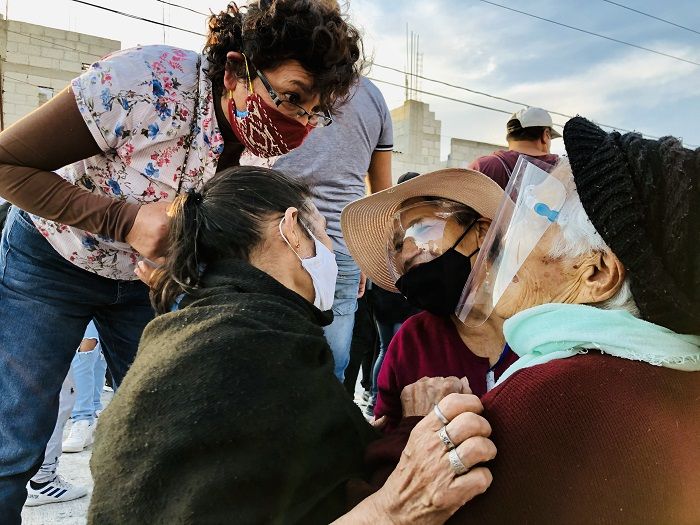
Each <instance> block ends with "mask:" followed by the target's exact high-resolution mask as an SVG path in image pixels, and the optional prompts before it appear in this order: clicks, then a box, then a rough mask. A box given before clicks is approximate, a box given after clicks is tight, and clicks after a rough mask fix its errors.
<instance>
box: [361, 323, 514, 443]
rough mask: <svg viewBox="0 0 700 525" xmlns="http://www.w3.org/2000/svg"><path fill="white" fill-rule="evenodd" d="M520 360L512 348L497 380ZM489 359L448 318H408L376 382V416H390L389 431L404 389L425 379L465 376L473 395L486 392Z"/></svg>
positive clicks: (397, 415)
mask: <svg viewBox="0 0 700 525" xmlns="http://www.w3.org/2000/svg"><path fill="white" fill-rule="evenodd" d="M517 359H518V356H517V355H516V354H514V353H513V352H512V351H511V350H510V349H507V350H506V351H505V354H504V355H502V356H501V359H499V361H498V363H496V365H495V366H494V369H493V372H494V377H495V379H496V380H498V378H499V377H501V374H502V373H503V372H504V371H505V370H506V369H507V368H508V367H509V366H510V365H511V363H513V362H515V361H516V360H517ZM490 366H491V365H490V364H489V360H488V358H486V357H479V356H478V355H476V354H474V353H473V352H472V351H471V350H469V348H467V346H466V345H465V344H464V342H463V341H462V339H461V337H460V336H459V333H458V332H457V328H456V327H455V325H454V323H453V322H452V321H451V320H450V318H449V317H440V316H437V315H434V314H431V313H430V312H421V313H419V314H416V315H414V316H412V317H410V318H409V319H407V320H406V321H405V322H404V323H403V325H401V328H400V329H399V331H398V332H397V333H396V335H395V336H394V337H393V338H392V340H391V343H390V344H389V348H388V349H387V352H386V357H385V358H384V362H383V363H382V368H381V370H380V372H379V377H378V379H377V389H378V392H377V402H376V405H375V407H374V415H375V417H377V418H380V417H382V416H387V430H391V429H393V428H395V427H396V426H397V425H398V424H399V422H400V421H401V414H402V410H401V390H403V388H404V387H405V386H407V385H410V384H411V383H415V382H416V381H418V380H419V379H420V378H422V377H448V376H456V377H465V376H466V378H467V379H468V380H469V386H470V388H471V390H472V392H473V393H474V394H475V395H477V396H479V397H481V396H483V395H484V394H485V393H486V390H487V387H486V374H487V372H488V371H489V369H490Z"/></svg>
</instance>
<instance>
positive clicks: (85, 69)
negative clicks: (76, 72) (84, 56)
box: [80, 62, 90, 71]
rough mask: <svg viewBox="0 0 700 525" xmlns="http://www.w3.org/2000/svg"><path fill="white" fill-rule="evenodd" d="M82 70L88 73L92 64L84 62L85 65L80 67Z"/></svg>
mask: <svg viewBox="0 0 700 525" xmlns="http://www.w3.org/2000/svg"><path fill="white" fill-rule="evenodd" d="M80 69H82V70H83V71H87V70H88V69H90V64H88V63H87V62H83V65H82V66H81V67H80Z"/></svg>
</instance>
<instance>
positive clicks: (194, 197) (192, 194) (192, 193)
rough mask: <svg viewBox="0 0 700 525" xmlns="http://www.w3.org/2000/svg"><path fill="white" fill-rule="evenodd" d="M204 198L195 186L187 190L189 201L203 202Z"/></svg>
mask: <svg viewBox="0 0 700 525" xmlns="http://www.w3.org/2000/svg"><path fill="white" fill-rule="evenodd" d="M203 199H204V196H203V195H202V194H201V193H200V192H198V191H197V190H195V189H194V188H191V189H189V190H187V202H191V203H192V204H201V202H202V200H203Z"/></svg>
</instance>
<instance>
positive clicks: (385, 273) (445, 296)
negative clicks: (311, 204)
mask: <svg viewBox="0 0 700 525" xmlns="http://www.w3.org/2000/svg"><path fill="white" fill-rule="evenodd" d="M502 196H503V190H502V189H501V188H500V187H499V186H498V184H496V183H495V182H494V181H492V180H490V179H489V178H488V177H486V176H485V175H483V174H481V173H479V172H476V171H471V170H464V169H446V170H440V171H436V172H433V173H427V174H424V175H420V176H417V177H415V178H413V179H411V180H408V181H406V182H403V183H402V184H399V185H397V186H396V187H394V188H391V189H390V190H386V191H384V192H380V193H376V194H374V195H371V196H369V197H365V198H364V199H361V200H359V201H356V202H354V203H351V204H349V205H348V206H346V207H345V209H344V210H343V215H342V217H341V223H342V225H343V231H344V234H345V238H346V242H347V244H348V248H349V249H350V253H351V254H352V256H353V257H354V258H355V260H356V261H357V262H358V264H359V266H360V268H361V269H362V270H363V272H365V273H366V274H367V276H368V277H369V279H370V280H371V281H372V282H373V283H375V284H376V285H378V286H379V287H381V288H383V289H385V290H388V291H393V292H396V291H399V292H401V293H402V294H403V295H404V296H405V297H406V299H407V300H408V302H409V303H411V304H412V305H413V306H415V307H416V308H419V309H421V310H423V311H422V312H420V313H418V314H416V315H414V316H412V317H410V318H409V319H408V320H407V321H406V322H404V324H403V325H402V326H401V328H400V329H399V331H398V332H397V334H396V335H395V337H394V338H393V339H392V342H391V343H390V345H389V348H388V350H387V353H386V356H385V358H384V363H383V364H382V367H381V370H380V371H379V376H378V379H377V400H376V403H375V407H374V416H375V418H377V420H379V419H380V418H382V417H386V420H385V424H386V427H385V429H386V430H387V431H391V430H393V429H394V428H396V426H397V425H398V424H399V423H400V421H401V419H402V416H403V415H405V414H403V413H402V406H401V392H402V390H403V389H404V387H406V386H407V385H410V384H412V383H414V382H416V381H419V380H420V379H421V378H423V377H433V376H444V377H451V378H452V382H453V384H459V383H460V380H459V379H458V378H461V377H464V378H466V380H467V381H468V384H469V388H470V390H471V392H472V393H474V394H476V395H477V396H481V395H483V394H484V393H486V392H487V391H488V389H489V388H491V387H493V385H494V383H495V380H496V379H498V377H499V376H500V374H501V373H503V372H504V371H505V369H506V368H507V367H508V366H509V365H510V364H511V363H513V362H514V361H515V359H516V356H515V354H513V352H512V351H511V350H510V349H509V348H508V347H507V346H505V345H504V341H503V335H502V330H501V325H502V320H500V319H498V318H497V317H495V316H494V318H493V319H491V320H489V322H488V323H485V324H484V325H482V326H480V327H478V328H475V329H470V328H469V327H467V326H465V325H464V324H463V323H461V322H460V321H459V320H458V319H457V318H456V317H454V315H453V313H454V311H455V308H456V307H457V303H458V301H459V298H460V293H461V291H462V288H463V287H464V285H465V283H466V282H467V278H468V277H469V273H470V270H471V266H472V264H473V261H476V258H477V254H478V253H479V249H480V246H481V245H482V244H483V238H484V235H485V234H486V231H487V230H488V227H489V225H490V223H491V219H492V218H493V217H494V215H495V213H496V210H497V208H498V205H499V203H500V201H501V199H502Z"/></svg>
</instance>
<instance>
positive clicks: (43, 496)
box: [24, 475, 87, 507]
mask: <svg viewBox="0 0 700 525" xmlns="http://www.w3.org/2000/svg"><path fill="white" fill-rule="evenodd" d="M86 494H87V487H78V486H76V485H73V484H72V483H68V482H67V481H66V480H65V479H63V478H62V477H61V476H60V475H57V476H56V477H55V478H54V480H53V481H52V482H50V483H49V484H48V485H45V486H43V487H41V488H40V489H36V490H35V489H33V488H32V486H31V482H29V483H27V501H26V502H25V503H24V506H25V507H36V506H38V505H46V504H47V503H60V502H62V501H71V500H74V499H78V498H82V497H83V496H85V495H86Z"/></svg>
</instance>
